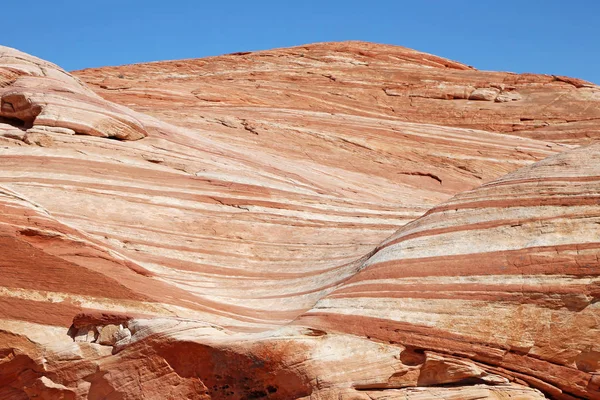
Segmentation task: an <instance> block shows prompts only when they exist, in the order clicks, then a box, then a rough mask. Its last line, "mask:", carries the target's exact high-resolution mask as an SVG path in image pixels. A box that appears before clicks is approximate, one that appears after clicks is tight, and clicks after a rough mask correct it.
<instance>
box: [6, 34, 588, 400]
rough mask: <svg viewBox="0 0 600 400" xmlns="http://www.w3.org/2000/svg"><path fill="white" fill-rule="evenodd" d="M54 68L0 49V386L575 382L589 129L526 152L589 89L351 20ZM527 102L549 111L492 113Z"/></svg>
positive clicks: (84, 390) (474, 388) (417, 393)
mask: <svg viewBox="0 0 600 400" xmlns="http://www.w3.org/2000/svg"><path fill="white" fill-rule="evenodd" d="M331 71H333V72H335V74H334V75H332V74H331ZM77 75H79V76H80V77H81V78H83V80H84V81H86V82H88V83H91V84H92V87H94V88H95V90H96V91H97V92H98V93H99V94H101V95H102V96H103V97H104V98H105V99H104V98H100V97H99V96H98V95H96V94H95V93H94V92H92V91H91V90H90V89H89V88H88V87H86V86H85V84H83V83H82V81H80V80H79V79H77V78H73V77H72V76H70V75H69V74H67V73H65V72H64V71H63V70H61V69H60V68H58V67H56V66H54V65H52V64H50V63H47V62H45V61H42V60H39V59H36V58H34V57H31V56H28V55H25V54H23V53H20V52H18V51H16V50H13V49H8V48H0V82H2V83H1V84H0V96H1V98H2V104H3V106H2V110H3V111H2V113H3V114H2V115H1V117H0V118H1V119H0V167H1V168H0V169H1V171H2V172H1V173H0V209H1V210H2V214H0V247H1V248H2V251H3V258H2V259H0V300H1V305H0V398H2V397H5V398H15V399H20V398H31V397H42V398H43V397H46V398H67V399H77V398H91V399H137V398H156V399H162V398H169V397H170V398H199V399H209V398H212V399H220V398H229V399H253V398H254V399H259V398H273V399H292V398H298V399H307V400H308V399H311V400H314V399H365V400H367V399H383V398H385V399H406V398H410V399H428V398H431V397H436V398H443V399H469V398H471V399H481V398H490V399H504V398H507V397H514V398H521V399H538V398H543V397H544V393H545V394H547V395H552V396H555V397H557V398H561V396H562V398H570V397H569V396H579V397H584V398H594V396H597V392H596V390H597V384H596V383H595V380H594V379H595V378H594V376H595V375H594V374H595V372H596V371H597V369H598V368H597V367H598V365H597V363H598V357H597V352H596V349H595V347H594V346H595V344H594V341H595V340H596V337H595V336H594V335H595V333H594V332H595V330H594V329H595V324H596V322H595V321H596V319H595V318H596V317H595V314H594V311H593V310H594V309H595V307H594V304H595V303H594V302H595V300H594V299H595V298H596V297H595V296H596V289H595V287H596V286H595V285H596V284H595V274H596V272H595V270H594V268H595V266H596V264H595V263H597V256H596V254H597V253H596V252H595V248H594V247H593V244H594V236H596V237H597V236H598V235H597V230H595V228H596V226H597V223H596V222H595V216H594V212H597V210H596V208H597V204H598V199H597V198H596V197H597V196H596V195H597V194H598V193H596V192H597V191H598V190H597V189H598V188H597V187H595V186H594V182H597V180H595V177H596V175H599V174H598V173H597V171H596V166H595V165H594V162H597V158H598V157H597V155H596V152H597V150H596V147H589V148H587V149H580V150H574V151H571V152H568V153H564V154H561V155H559V156H555V157H554V158H548V159H547V160H544V161H542V162H540V163H537V164H534V166H532V167H527V166H528V165H531V164H532V163H535V162H536V161H540V160H543V159H546V158H547V157H551V156H553V155H555V154H556V153H558V152H561V151H566V150H570V149H571V148H573V147H574V146H572V145H566V144H557V143H555V142H567V143H578V144H579V143H585V142H586V141H587V140H588V139H589V138H590V137H594V135H595V131H594V130H593V129H588V128H589V126H592V125H589V124H588V125H585V124H584V125H585V126H584V125H582V123H583V122H582V121H584V119H586V118H588V117H589V118H592V117H590V115H592V114H593V113H594V112H595V111H596V110H597V108H595V107H593V104H594V102H595V101H596V100H595V97H594V96H595V93H596V91H597V88H596V87H595V86H593V85H590V84H587V83H585V82H581V81H577V80H571V79H568V78H557V77H554V78H552V80H550V81H548V82H547V80H548V79H550V77H544V76H538V75H514V74H499V73H487V72H480V71H476V70H474V69H472V68H469V67H467V66H464V65H462V64H459V63H455V62H452V61H449V60H445V59H441V58H439V57H435V56H431V55H426V54H423V53H419V52H415V51H412V50H408V49H404V48H396V47H390V46H379V45H371V44H364V43H346V44H320V45H311V46H306V47H303V48H295V49H283V50H276V51H272V52H259V53H251V54H241V55H240V54H238V55H229V56H223V57H217V58H209V59H205V60H186V61H180V62H166V63H151V64H145V65H136V66H125V67H118V68H116V69H115V68H106V69H100V70H86V71H82V72H79V73H78V74H77ZM434 78H435V79H437V81H435V82H437V83H435V84H434V83H432V79H433V80H434ZM417 79H418V80H419V82H421V84H423V85H425V86H423V87H421V88H420V89H419V90H423V91H427V93H429V91H431V90H433V89H432V88H434V87H437V88H438V89H439V85H440V83H439V82H441V81H443V82H455V83H456V82H459V81H460V85H462V86H460V85H459V86H460V87H458V86H457V87H452V88H450V89H451V90H452V94H451V96H450V95H449V94H447V93H446V94H444V95H443V96H442V95H439V93H438V94H436V95H435V96H434V95H430V96H429V97H427V96H425V97H419V96H412V95H406V93H403V92H402V90H404V89H402V88H405V86H406V87H408V88H409V89H410V90H416V86H415V84H414V83H415V82H416V80H417ZM510 79H513V80H515V81H518V82H519V85H517V86H516V87H515V88H512V87H506V86H505V87H500V86H498V87H496V86H497V85H496V84H495V83H494V84H493V85H496V86H493V85H491V84H489V85H487V86H485V85H484V84H483V83H482V82H485V81H488V83H489V82H492V83H493V82H496V81H498V80H502V81H503V82H504V83H506V82H507V80H510ZM382 82H386V84H385V87H384V88H383V89H382V88H381V87H380V86H381V84H382ZM390 83H393V84H394V85H395V86H394V85H391V86H390ZM404 83H406V85H404ZM447 84H448V85H449V83H444V85H447ZM436 85H437V86H436ZM457 85H458V84H457ZM471 87H473V90H471ZM446 89H447V86H444V90H446ZM450 89H448V90H450ZM436 90H437V89H436ZM331 91H335V93H336V94H335V95H334V94H332V92H331ZM375 93H377V94H375ZM411 93H412V92H411ZM461 93H462V94H461ZM217 94H218V96H221V97H219V98H217V97H216V96H217ZM405 95H406V96H405ZM381 96H383V97H381ZM403 96H404V97H406V98H404V97H403ZM461 96H462V97H461ZM334 98H335V100H331V99H334ZM388 98H390V99H397V100H398V101H399V103H398V105H395V106H393V105H390V104H391V103H389V102H388V101H391V100H389V99H388ZM415 98H423V99H427V102H428V103H423V104H427V106H424V105H423V104H420V105H419V106H418V107H414V106H415V104H414V101H415ZM550 98H552V100H551V101H550V102H551V106H550V105H548V104H546V100H547V99H550ZM382 99H386V100H385V101H383V100H382ZM449 99H455V100H453V101H451V102H448V101H447V100H449ZM111 101H113V102H111ZM393 101H396V100H393ZM404 101H409V102H411V103H412V106H411V105H410V104H408V103H406V104H405V103H403V102H404ZM416 101H420V100H416ZM430 101H431V102H430ZM483 102H486V103H485V104H488V103H489V105H490V106H491V107H492V108H493V110H494V112H493V113H491V114H488V115H487V116H486V117H485V118H483V117H482V115H483V114H485V112H483V111H482V110H478V109H479V108H482V107H483V106H482V104H484V103H483ZM117 103H121V104H122V105H119V104H117ZM451 103H452V104H455V105H453V106H451V105H450V104H451ZM125 106H131V107H133V108H134V109H135V110H136V111H133V110H131V109H128V108H126V107H125ZM407 107H412V108H411V110H412V111H409V108H407ZM427 107H428V108H427ZM448 107H451V108H452V107H459V108H460V112H458V111H456V110H453V111H452V110H451V108H448ZM519 107H521V108H519ZM483 108H485V107H483ZM538 109H539V110H541V109H543V110H545V111H544V114H543V115H544V116H545V117H547V118H550V119H552V120H553V121H554V120H558V119H561V118H563V117H564V116H567V115H571V116H572V117H573V121H575V122H568V123H565V124H556V125H552V129H554V131H553V132H555V133H556V134H549V133H548V132H546V131H545V130H538V129H535V133H536V134H535V135H534V134H533V133H531V132H533V131H531V132H529V131H527V129H529V128H526V127H525V128H524V129H523V130H522V131H520V132H519V133H518V134H519V135H521V134H522V135H523V136H530V137H535V138H534V139H532V138H528V137H517V136H515V135H512V134H511V135H508V134H507V132H512V133H514V132H513V131H514V129H513V130H510V129H505V128H506V126H507V125H506V124H505V121H508V120H511V121H512V119H514V118H515V116H516V115H520V114H519V113H522V112H524V110H533V111H532V112H537V111H535V110H538ZM142 112H145V113H147V114H150V115H152V116H150V115H147V114H143V113H142ZM528 112H529V111H528ZM157 118H159V119H157ZM481 118H483V119H481ZM486 118H487V119H486ZM492 120H494V121H499V122H498V124H497V125H494V124H491V125H490V124H487V123H488V122H490V121H492ZM461 121H462V122H461ZM465 121H472V122H469V123H468V124H465V125H464V126H463V127H456V126H458V125H461V124H462V123H463V122H465ZM485 121H487V122H485ZM590 121H591V120H590ZM584 122H585V121H584ZM588 122H589V121H588ZM588 122H586V124H587V123H588ZM428 123H435V124H436V125H431V124H428ZM443 125H449V126H443ZM526 125H527V118H525V120H523V121H520V125H519V126H521V127H523V126H526ZM450 126H453V127H450ZM474 128H478V129H474ZM480 128H484V129H488V130H492V131H497V132H503V133H497V132H488V131H484V130H479V129H480ZM530 133H531V134H530ZM538 133H539V135H538ZM540 138H545V139H544V140H547V141H542V140H540ZM108 139H118V140H108ZM519 168H521V169H519ZM515 170H518V171H517V172H513V171H515ZM511 172H513V173H512V174H511V175H506V174H508V173H511ZM505 175H506V177H504V178H501V179H500V180H497V179H498V178H500V177H502V176H505ZM546 178H548V179H546ZM494 179H496V181H494V182H492V183H488V182H490V181H492V180H494ZM482 184H483V186H481V185H482ZM478 186H481V187H480V188H478V189H475V190H472V189H474V188H476V187H478ZM471 190H472V191H471ZM461 192H462V194H460V195H458V196H457V197H454V198H452V200H449V199H450V198H451V197H452V196H453V195H456V194H457V193H461ZM444 201H446V203H443V202H444ZM440 203H443V205H441V206H438V205H439V204H440ZM436 206H437V207H436ZM594 210H596V211H594ZM423 214H426V215H425V216H424V217H422V218H419V217H420V216H422V215H423ZM411 221H412V222H411ZM405 224H407V225H405ZM403 225H405V227H404V228H402V229H401V230H400V231H398V233H396V234H394V236H392V237H391V238H390V239H387V240H386V241H385V242H383V244H381V243H382V241H384V240H385V238H386V237H388V236H389V235H391V234H393V233H394V232H395V231H396V230H397V229H398V227H400V226H403ZM559 242H560V243H559ZM563 242H564V243H563ZM482 260H483V261H482ZM484 269H485V271H486V272H483V270H484ZM478 307H481V308H483V310H484V311H483V312H482V311H481V310H479V309H478ZM496 325H497V326H498V327H497V328H496ZM575 327H577V329H575ZM578 329H579V330H578Z"/></svg>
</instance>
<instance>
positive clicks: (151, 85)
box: [76, 42, 600, 144]
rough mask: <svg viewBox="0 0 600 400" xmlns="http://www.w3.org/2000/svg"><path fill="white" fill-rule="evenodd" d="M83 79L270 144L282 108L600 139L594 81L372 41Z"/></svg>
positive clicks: (116, 70) (126, 100) (98, 72)
mask: <svg viewBox="0 0 600 400" xmlns="http://www.w3.org/2000/svg"><path fill="white" fill-rule="evenodd" d="M76 75H77V76H79V77H80V78H82V79H83V80H85V81H86V82H88V83H90V84H92V85H93V87H94V88H95V89H96V90H97V91H98V92H99V93H100V94H101V95H102V96H103V97H106V98H108V99H111V100H113V101H116V102H119V103H122V104H127V105H128V106H130V107H133V108H134V109H137V110H140V111H143V112H147V113H149V114H152V115H155V116H158V117H159V118H161V119H163V120H168V121H174V122H175V123H177V124H178V125H182V124H185V125H186V126H191V127H196V126H200V125H202V124H206V123H209V122H210V118H206V117H208V116H210V117H211V118H212V119H213V120H214V119H217V120H218V121H221V123H224V124H225V125H227V124H230V123H231V122H230V121H231V117H237V118H238V119H241V120H242V121H243V120H248V121H247V122H248V124H250V126H252V125H253V122H254V121H253V120H254V119H256V120H258V122H259V124H258V127H257V129H256V130H257V133H259V134H264V135H269V134H270V132H268V130H269V128H270V127H269V126H268V125H267V126H265V127H264V129H261V128H260V122H261V121H262V120H264V119H265V118H269V115H268V114H267V115H264V114H265V112H266V111H267V110H269V109H271V108H276V109H278V110H281V109H291V110H302V111H304V113H305V114H308V115H311V114H312V113H311V112H314V111H321V112H327V113H333V114H335V115H357V116H363V117H371V118H376V119H385V120H392V121H407V122H417V123H426V124H436V125H444V126H456V127H463V128H472V129H483V130H487V131H493V132H504V133H510V134H512V135H519V136H523V137H530V138H536V139H541V140H552V141H555V142H563V143H575V144H581V143H589V142H590V141H591V140H593V139H595V138H598V137H599V135H600V131H599V130H598V121H599V120H600V89H599V88H598V87H597V86H596V85H593V84H591V83H589V82H585V81H582V80H579V79H574V78H568V77H564V76H552V75H537V74H514V73H507V72H488V71H478V70H476V69H474V68H472V67H470V66H467V65H464V64H461V63H458V62H455V61H451V60H447V59H443V58H440V57H436V56H433V55H431V54H426V53H421V52H418V51H415V50H411V49H407V48H403V47H398V46H384V45H379V44H372V43H364V42H343V43H320V44H313V45H307V46H301V47H293V48H289V49H278V50H271V51H260V52H253V53H236V54H231V55H227V56H220V57H211V58H205V59H198V60H183V61H168V62H157V63H149V64H139V65H131V66H123V67H111V68H102V69H88V70H84V71H80V72H77V73H76ZM213 115H214V117H213ZM203 116H204V117H205V119H204V120H203V119H202V117H203ZM271 118H272V114H271ZM271 118H269V119H271ZM283 118H284V119H288V118H287V117H283ZM281 119H282V118H278V120H277V121H276V122H282V121H281ZM233 121H235V118H234V119H233ZM223 132H224V133H231V131H227V130H224V131H223Z"/></svg>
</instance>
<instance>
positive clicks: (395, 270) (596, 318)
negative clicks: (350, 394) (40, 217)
mask: <svg viewBox="0 0 600 400" xmlns="http://www.w3.org/2000/svg"><path fill="white" fill-rule="evenodd" d="M599 161H600V145H593V146H590V147H586V148H581V149H577V150H573V151H570V152H566V153H562V154H560V155H557V156H554V157H551V158H548V159H547V160H544V161H541V162H538V163H536V164H534V165H533V166H531V167H525V168H523V169H520V170H518V171H517V172H514V173H511V174H509V175H507V176H505V177H503V178H501V179H499V180H497V181H494V182H492V183H489V184H484V185H483V186H481V187H480V188H478V189H476V190H473V191H468V192H465V193H462V194H460V195H458V196H456V197H454V198H453V199H452V200H451V201H449V202H446V203H444V204H443V205H441V206H439V207H434V208H433V209H432V210H430V211H429V212H428V213H427V214H426V215H425V216H424V217H422V218H419V219H417V220H416V221H414V222H412V223H409V224H407V225H406V226H405V227H403V228H402V229H400V230H399V231H398V232H397V233H396V234H394V235H393V236H391V237H390V238H389V239H387V240H386V241H385V242H384V243H383V244H382V245H381V246H379V247H378V250H377V252H376V253H375V254H374V255H373V256H372V257H371V258H370V259H369V260H368V261H366V262H365V264H364V268H365V269H364V270H362V271H361V272H360V273H358V274H356V275H355V276H354V277H352V278H351V279H350V280H348V281H347V282H346V283H344V284H343V285H342V286H341V287H340V288H338V289H337V290H336V291H334V292H333V293H331V294H330V295H329V296H327V297H325V298H324V299H322V300H320V301H319V302H318V303H317V305H316V306H315V307H314V308H313V309H312V310H311V311H309V312H308V313H306V314H305V315H304V316H303V317H301V318H300V320H299V321H302V322H303V323H308V324H310V325H311V326H314V327H317V328H319V329H325V330H328V329H334V330H341V331H344V332H347V333H354V334H357V335H362V336H367V337H370V338H373V339H378V340H382V341H397V342H400V343H403V344H405V345H409V346H412V348H415V349H421V350H419V351H422V349H435V350H437V351H441V352H443V353H449V354H454V355H460V356H462V357H467V358H470V359H472V360H475V361H478V362H481V363H483V364H485V365H486V367H488V368H490V369H491V370H496V371H501V372H502V374H503V375H510V376H513V377H514V378H519V379H522V380H525V381H526V382H528V383H530V384H531V385H532V386H534V387H537V388H539V389H541V390H543V391H544V392H546V393H547V394H550V395H551V396H553V397H554V398H571V397H570V396H577V397H589V398H598V397H600V391H599V389H598V382H599V381H598V376H597V375H596V374H597V372H598V368H599V367H600V365H599V364H598V363H599V362H600V357H599V356H600V351H599V350H600V349H599V348H598V342H599V339H600V308H599V307H598V299H599V296H600V290H599V289H600V278H599V277H598V271H599V270H600V261H599V259H598V254H599V248H600V242H599V239H600V162H599ZM565 393H566V394H568V395H564V396H563V394H565ZM569 395H570V396H569Z"/></svg>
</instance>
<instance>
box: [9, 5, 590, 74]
mask: <svg viewBox="0 0 600 400" xmlns="http://www.w3.org/2000/svg"><path fill="white" fill-rule="evenodd" d="M0 10H1V11H2V17H1V20H2V35H1V36H0V44H3V45H6V46H11V47H16V48H18V49H20V50H23V51H25V52H28V53H31V54H34V55H36V56H38V57H41V58H44V59H47V60H50V61H53V62H55V63H57V64H59V65H61V66H62V67H63V68H65V69H67V70H75V69H81V68H86V67H96V66H103V65H119V64H129V63H135V62H144V61H157V60H166V59H181V58H195V57H204V56H209V55H218V54H224V53H231V52H235V51H250V50H262V49H270V48H275V47H287V46H294V45H300V44H306V43H313V42H323V41H340V40H366V41H372V42H379V43H388V44H397V45H402V46H407V47H411V48H414V49H417V50H421V51H425V52H429V53H434V54H436V55H440V56H444V57H448V58H451V59H454V60H457V61H461V62H464V63H467V64H469V65H473V66H474V67H476V68H479V69H488V70H504V71H514V72H539V73H547V74H558V75H569V76H574V77H578V78H582V79H586V80H589V81H592V82H595V83H598V84H600V31H599V30H598V20H599V18H600V0H570V1H565V0H519V1H515V0H437V1H436V0H412V1H409V0H381V1H379V0H370V1H367V0H320V1H317V0H278V1H274V0H254V1H252V0H247V1H242V0H235V1H227V0H220V1H219V0H212V1H203V0H144V1H142V0H121V1H116V0H101V1H91V0H90V1H88V0H52V1H47V0H30V1H16V0H13V1H8V0H7V1H4V2H3V4H2V6H0Z"/></svg>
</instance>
